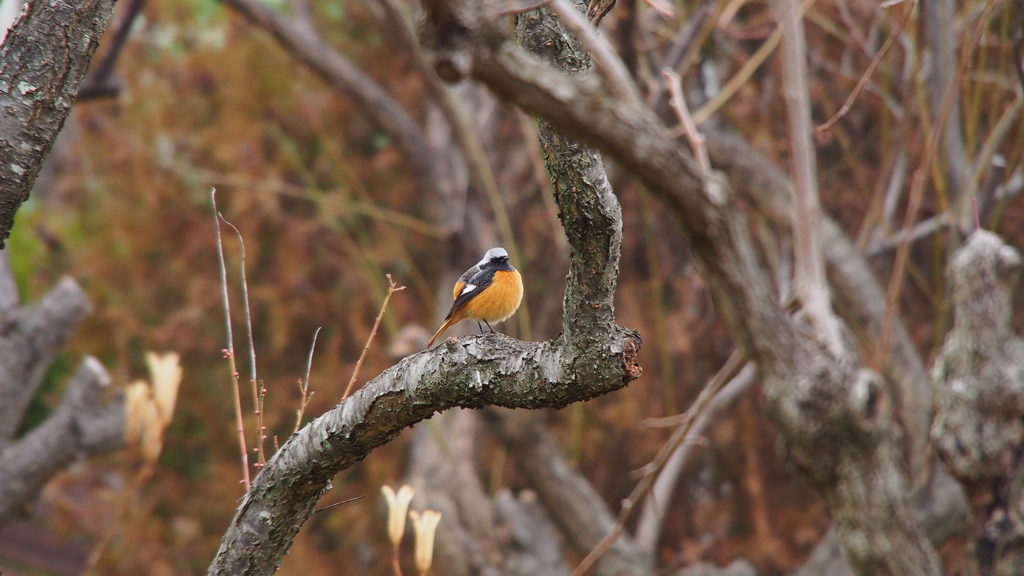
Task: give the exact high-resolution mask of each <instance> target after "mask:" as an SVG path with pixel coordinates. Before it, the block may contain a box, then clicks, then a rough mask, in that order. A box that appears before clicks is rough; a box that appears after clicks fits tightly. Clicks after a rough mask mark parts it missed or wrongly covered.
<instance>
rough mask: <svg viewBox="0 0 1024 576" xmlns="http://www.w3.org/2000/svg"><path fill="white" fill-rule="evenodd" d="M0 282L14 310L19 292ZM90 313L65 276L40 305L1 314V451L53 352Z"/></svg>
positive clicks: (4, 270)
mask: <svg viewBox="0 0 1024 576" xmlns="http://www.w3.org/2000/svg"><path fill="white" fill-rule="evenodd" d="M6 258H7V255H6V253H2V254H0V259H3V260H6ZM9 274H10V270H9V268H8V267H7V266H6V264H5V265H3V266H0V277H5V278H10V276H9ZM4 283H7V284H9V285H8V289H9V290H13V291H14V294H15V296H14V300H13V303H14V305H15V306H16V302H17V300H16V295H17V289H16V288H15V287H14V286H13V283H8V282H4ZM5 293H6V291H5ZM9 297H10V296H5V298H9ZM89 311H90V306H89V301H88V299H87V298H86V296H85V292H83V291H82V289H81V287H79V285H78V283H77V282H75V281H74V280H72V279H71V278H68V277H65V278H63V279H62V280H61V281H60V283H58V284H57V286H56V287H55V288H54V289H53V290H51V291H50V293H49V294H47V295H46V296H45V297H44V298H43V299H42V300H41V301H40V302H39V303H38V304H36V305H34V306H30V307H26V308H16V307H13V308H8V309H7V310H5V311H3V312H4V313H3V316H2V317H0V450H2V449H3V447H4V445H5V444H6V443H7V442H8V441H9V440H10V439H11V438H12V437H13V436H14V433H15V432H17V430H18V427H19V426H20V425H21V421H22V417H23V416H24V413H25V408H26V407H27V406H28V403H29V402H30V401H31V400H32V396H33V395H35V393H36V390H38V389H39V386H40V384H42V382H43V376H44V375H45V374H46V370H47V368H49V367H50V363H51V362H53V359H54V357H55V356H56V355H57V352H58V351H59V350H60V348H61V347H62V346H63V345H64V343H65V342H66V341H67V339H68V338H69V337H70V336H71V333H72V332H73V331H74V330H75V328H76V327H77V326H78V323H79V322H80V321H81V320H82V318H84V317H85V315H86V314H88V313H89Z"/></svg>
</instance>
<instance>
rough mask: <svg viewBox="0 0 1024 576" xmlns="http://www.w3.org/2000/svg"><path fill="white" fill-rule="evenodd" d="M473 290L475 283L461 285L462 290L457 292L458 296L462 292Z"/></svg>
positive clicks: (466, 292)
mask: <svg viewBox="0 0 1024 576" xmlns="http://www.w3.org/2000/svg"><path fill="white" fill-rule="evenodd" d="M473 290H476V284H466V285H465V286H463V287H462V292H459V296H462V295H463V294H469V293H470V292H472V291H473Z"/></svg>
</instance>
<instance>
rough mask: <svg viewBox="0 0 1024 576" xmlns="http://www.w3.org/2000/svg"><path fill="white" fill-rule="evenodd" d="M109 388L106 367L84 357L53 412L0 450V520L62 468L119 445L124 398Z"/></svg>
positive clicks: (28, 501)
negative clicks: (25, 433) (115, 394)
mask: <svg viewBox="0 0 1024 576" xmlns="http://www.w3.org/2000/svg"><path fill="white" fill-rule="evenodd" d="M109 392H110V376H109V375H107V371H106V370H105V369H104V368H103V365H102V364H100V362H99V360H96V359H95V358H93V357H91V356H89V357H86V359H85V360H84V361H83V362H82V365H81V367H80V368H79V369H78V372H77V373H76V374H75V376H74V377H73V378H72V379H71V381H70V382H69V383H68V388H67V391H66V392H65V393H64V398H63V400H62V401H61V404H60V407H59V408H58V409H57V411H56V413H54V414H53V415H52V416H50V418H48V419H47V420H46V421H45V422H44V423H43V424H41V425H40V426H39V427H38V428H36V429H35V430H33V431H32V432H30V433H29V434H28V435H27V436H25V437H24V438H22V439H20V440H19V441H18V442H16V443H15V444H13V445H11V446H10V447H9V448H7V449H6V450H4V451H3V452H0V525H3V524H5V523H6V522H7V521H9V520H10V519H11V518H12V517H13V516H14V515H15V514H17V513H18V512H19V511H21V510H22V509H23V508H24V507H26V506H28V505H29V504H31V503H32V502H34V501H35V499H36V497H37V496H39V492H40V491H41V490H42V489H43V487H44V486H46V483H47V482H48V481H49V480H50V478H52V477H53V476H54V475H55V474H57V473H58V472H60V471H61V470H64V469H65V468H67V467H68V466H69V465H71V464H73V463H74V462H77V461H78V460H80V459H82V458H86V457H91V456H96V455H99V454H104V453H107V452H110V451H112V450H115V449H117V448H120V447H122V446H123V445H124V442H125V438H124V412H125V406H124V398H123V396H121V395H117V396H116V397H115V398H114V399H113V400H108V399H107V396H108V395H109Z"/></svg>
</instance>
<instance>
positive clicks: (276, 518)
mask: <svg viewBox="0 0 1024 576" xmlns="http://www.w3.org/2000/svg"><path fill="white" fill-rule="evenodd" d="M580 204H585V203H584V202H580ZM574 255H575V257H576V258H578V259H579V260H580V261H582V265H581V267H582V268H583V269H584V270H587V269H590V268H589V267H591V266H593V269H594V270H597V269H598V264H597V262H599V261H603V260H606V259H607V256H608V249H607V248H606V250H605V251H602V253H601V254H598V255H596V256H595V255H594V254H593V253H591V252H585V251H583V250H579V251H577V252H575V254H574ZM613 256H614V257H613V258H612V259H611V260H612V261H613V262H616V263H617V259H618V253H617V251H616V252H615V253H614V255H613ZM591 276H602V275H601V274H594V275H591ZM589 279H590V277H589V276H588V277H586V278H584V279H583V280H584V282H586V281H587V280H589ZM576 290H577V291H579V290H580V288H578V287H577V288H576ZM577 316H578V317H577V318H575V319H574V322H573V325H574V326H576V327H577V330H576V331H575V333H574V336H573V338H572V339H569V338H566V337H565V336H564V335H563V336H562V337H560V338H558V339H556V340H552V341H548V342H540V343H529V342H522V341H518V340H513V339H511V338H508V337H505V336H502V335H500V334H484V335H479V336H469V337H464V338H460V339H448V340H446V341H445V343H443V344H441V345H439V346H436V347H434V348H433V349H431V350H428V351H425V352H421V353H419V354H416V355H413V356H410V357H408V358H405V359H404V360H402V361H401V362H399V363H398V364H397V365H395V366H393V367H392V368H389V369H388V370H386V371H385V372H384V373H382V374H381V375H380V376H378V377H377V378H375V379H373V380H371V381H370V382H369V383H367V384H366V385H365V386H364V387H363V388H362V389H360V390H359V391H358V392H356V393H355V394H353V395H352V396H351V397H349V398H348V400H346V401H345V402H344V403H342V404H340V405H338V406H337V407H335V408H334V409H333V410H331V411H330V412H328V413H327V414H324V415H323V416H321V417H319V418H317V419H316V420H314V421H313V422H311V423H310V424H309V425H307V426H306V427H305V428H303V429H302V430H300V431H299V432H298V433H297V434H295V435H294V436H292V438H291V439H290V440H289V441H288V442H287V443H285V444H284V445H283V446H282V447H281V449H280V450H279V451H278V452H277V453H276V454H274V456H273V457H272V458H271V459H270V460H269V461H268V462H267V465H266V467H264V468H263V470H262V471H261V472H260V474H259V475H258V476H257V477H256V478H255V479H254V480H253V483H252V488H251V490H250V491H249V493H248V494H246V496H245V497H244V498H243V500H242V503H241V505H240V506H239V508H238V510H237V512H236V514H235V518H234V519H233V520H232V522H231V525H230V526H229V527H228V529H227V531H226V533H225V535H224V538H223V540H222V542H221V547H220V550H219V551H218V553H217V556H216V557H215V558H214V560H213V563H212V564H211V565H210V568H209V574H272V573H273V572H274V571H275V570H276V568H277V566H278V565H279V564H280V561H281V557H282V556H283V555H284V553H285V552H286V551H287V549H288V548H289V546H290V545H291V542H292V540H293V539H294V537H295V534H297V533H298V530H299V528H300V527H301V526H302V524H303V522H305V520H306V519H307V518H308V517H309V515H310V514H311V513H312V510H313V507H314V505H315V504H316V502H317V501H318V500H319V499H320V497H321V496H323V494H325V493H326V492H327V490H328V489H329V487H330V479H331V478H332V477H334V475H335V474H337V473H338V472H340V471H341V470H344V469H346V468H348V467H349V466H351V465H352V464H355V463H356V462H358V461H360V460H362V459H363V458H365V457H366V456H367V455H368V454H369V453H370V452H371V451H372V450H373V449H374V448H376V447H378V446H380V445H382V444H384V443H386V442H388V441H390V440H392V439H393V438H394V437H395V436H397V435H398V433H399V432H401V430H402V429H403V428H405V427H407V426H409V425H411V424H414V423H416V422H419V421H421V420H424V419H426V418H430V417H431V416H432V415H433V414H434V413H435V412H438V411H442V410H446V409H448V408H453V407H456V406H461V407H465V408H480V407H483V406H488V405H494V406H503V407H506V408H541V407H553V408H561V407H564V406H566V405H568V404H570V403H572V402H576V401H581V400H587V399H590V398H593V397H596V396H599V395H601V394H606V393H608V392H611V391H614V390H618V389H619V388H622V387H623V386H625V385H627V384H628V383H629V382H630V381H631V380H633V379H635V378H636V377H637V376H639V374H640V368H639V366H638V365H637V364H636V354H637V352H638V351H639V347H640V339H639V336H638V335H637V334H636V333H635V332H631V331H629V330H626V329H624V328H621V327H617V326H614V325H613V326H611V327H609V326H607V325H605V324H602V323H600V322H599V320H600V317H594V316H593V315H588V314H586V313H585V312H580V313H579V314H577Z"/></svg>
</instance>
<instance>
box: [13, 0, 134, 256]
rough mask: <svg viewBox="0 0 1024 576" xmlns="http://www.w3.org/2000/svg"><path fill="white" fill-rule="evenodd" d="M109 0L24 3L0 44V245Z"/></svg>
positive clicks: (53, 134)
mask: <svg viewBox="0 0 1024 576" xmlns="http://www.w3.org/2000/svg"><path fill="white" fill-rule="evenodd" d="M114 1H115V0H78V1H70V0H62V1H54V2H45V1H41V0H34V1H32V2H28V4H27V6H26V10H25V11H24V13H23V14H22V16H21V18H20V19H19V20H18V21H17V22H16V23H15V24H14V26H13V27H11V29H10V31H9V32H8V33H7V38H6V40H4V43H3V45H2V46H0V110H2V111H3V113H0V248H3V247H4V245H5V243H6V241H7V237H8V236H10V233H11V227H13V226H14V214H15V213H16V212H17V211H18V208H19V207H20V206H21V204H22V203H23V202H24V201H25V200H26V199H28V196H29V193H30V192H31V190H32V186H33V184H34V183H35V181H36V177H37V176H38V175H39V168H40V167H41V166H42V164H43V160H44V159H45V158H46V156H47V155H48V154H49V153H50V148H51V147H52V146H53V142H54V141H55V140H56V139H57V134H58V133H59V132H60V130H61V128H62V127H63V126H64V121H65V120H66V119H67V117H68V115H69V114H70V113H71V106H72V105H73V104H74V103H75V98H76V94H77V93H78V87H79V85H80V84H81V83H82V80H83V79H84V78H85V74H86V72H87V71H88V69H89V63H90V62H91V61H92V57H93V54H94V53H95V52H96V48H97V47H98V46H99V41H100V37H101V36H102V35H103V30H104V28H106V25H107V21H108V20H110V15H111V14H112V13H113V10H114Z"/></svg>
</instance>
